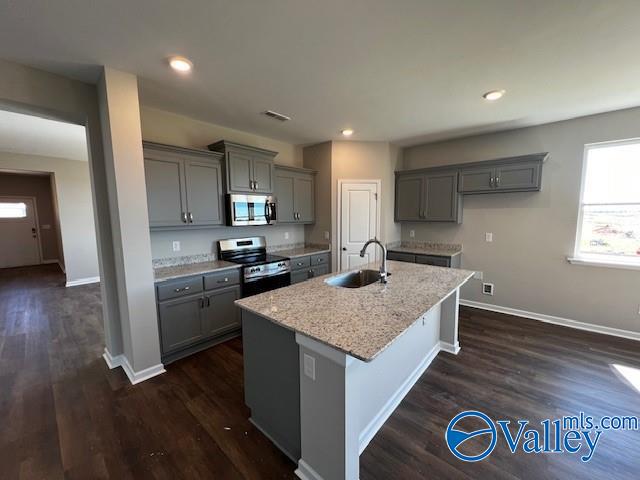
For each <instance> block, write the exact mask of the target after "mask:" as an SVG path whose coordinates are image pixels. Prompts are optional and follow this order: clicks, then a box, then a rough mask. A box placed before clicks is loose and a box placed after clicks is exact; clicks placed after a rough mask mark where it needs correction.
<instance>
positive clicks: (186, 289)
mask: <svg viewBox="0 0 640 480" xmlns="http://www.w3.org/2000/svg"><path fill="white" fill-rule="evenodd" d="M190 288H191V287H189V286H188V285H187V286H186V287H183V288H175V289H174V290H173V291H174V292H176V293H180V292H186V291H188V290H189V289H190Z"/></svg>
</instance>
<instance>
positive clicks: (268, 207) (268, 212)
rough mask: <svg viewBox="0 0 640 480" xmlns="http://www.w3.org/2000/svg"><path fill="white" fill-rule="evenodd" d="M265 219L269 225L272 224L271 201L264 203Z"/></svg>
mask: <svg viewBox="0 0 640 480" xmlns="http://www.w3.org/2000/svg"><path fill="white" fill-rule="evenodd" d="M264 218H265V219H266V221H267V224H269V223H271V205H269V199H267V200H266V201H265V202H264Z"/></svg>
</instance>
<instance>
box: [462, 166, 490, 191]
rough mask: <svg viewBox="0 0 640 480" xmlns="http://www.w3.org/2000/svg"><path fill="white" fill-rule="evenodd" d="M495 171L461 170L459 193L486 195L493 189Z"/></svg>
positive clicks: (487, 169) (483, 169)
mask: <svg viewBox="0 0 640 480" xmlns="http://www.w3.org/2000/svg"><path fill="white" fill-rule="evenodd" d="M494 175H495V169H494V168H492V167H475V168H465V169H462V170H460V180H459V182H460V183H459V186H458V191H460V192H462V193H484V192H488V191H491V189H492V188H493V177H494Z"/></svg>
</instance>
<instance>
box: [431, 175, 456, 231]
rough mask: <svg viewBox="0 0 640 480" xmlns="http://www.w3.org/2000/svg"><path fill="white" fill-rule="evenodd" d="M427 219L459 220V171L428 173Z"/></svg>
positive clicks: (438, 220)
mask: <svg viewBox="0 0 640 480" xmlns="http://www.w3.org/2000/svg"><path fill="white" fill-rule="evenodd" d="M425 195H426V202H425V203H426V208H425V220H427V221H429V222H457V221H458V219H459V216H458V208H459V205H458V200H459V196H458V172H457V171H450V172H442V173H438V174H434V175H427V176H426V180H425Z"/></svg>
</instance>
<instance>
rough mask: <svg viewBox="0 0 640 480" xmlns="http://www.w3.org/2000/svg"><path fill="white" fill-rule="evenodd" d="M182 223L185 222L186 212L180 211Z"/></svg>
mask: <svg viewBox="0 0 640 480" xmlns="http://www.w3.org/2000/svg"><path fill="white" fill-rule="evenodd" d="M182 223H187V212H182Z"/></svg>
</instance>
